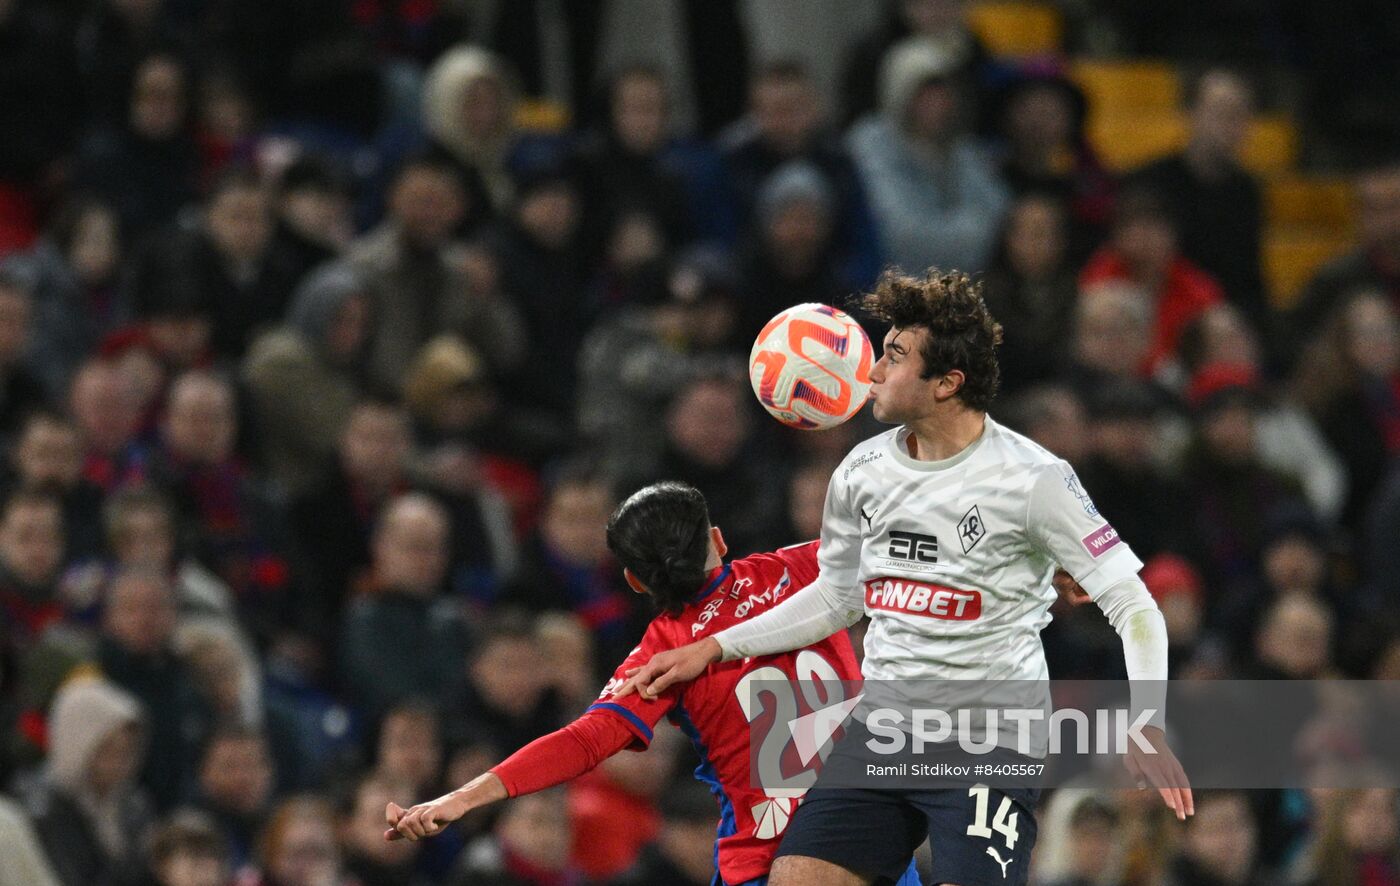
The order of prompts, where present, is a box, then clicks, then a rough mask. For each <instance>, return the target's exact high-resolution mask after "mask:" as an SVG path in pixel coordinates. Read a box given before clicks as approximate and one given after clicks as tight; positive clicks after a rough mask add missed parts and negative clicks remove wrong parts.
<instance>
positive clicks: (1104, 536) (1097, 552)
mask: <svg viewBox="0 0 1400 886" xmlns="http://www.w3.org/2000/svg"><path fill="white" fill-rule="evenodd" d="M1120 541H1122V539H1121V538H1119V537H1118V530H1117V529H1114V528H1113V527H1112V526H1109V525H1108V524H1107V523H1105V524H1103V525H1102V526H1100V527H1099V528H1098V529H1095V530H1094V531H1093V532H1091V533H1089V534H1088V535H1086V536H1084V537H1083V538H1082V539H1080V542H1081V543H1082V544H1083V545H1084V549H1085V550H1086V551H1088V552H1089V555H1090V556H1091V557H1093V558H1094V559H1095V560H1097V559H1098V558H1099V557H1101V556H1103V554H1104V553H1106V552H1107V551H1108V550H1109V549H1110V548H1112V547H1113V546H1114V545H1116V544H1118V542H1120Z"/></svg>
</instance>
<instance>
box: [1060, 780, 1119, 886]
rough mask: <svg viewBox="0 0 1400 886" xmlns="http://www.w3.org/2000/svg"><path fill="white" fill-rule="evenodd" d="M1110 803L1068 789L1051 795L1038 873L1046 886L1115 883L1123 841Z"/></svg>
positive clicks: (1099, 795)
mask: <svg viewBox="0 0 1400 886" xmlns="http://www.w3.org/2000/svg"><path fill="white" fill-rule="evenodd" d="M1121 821H1122V819H1121V816H1120V814H1119V810H1118V808H1117V805H1116V804H1115V803H1114V802H1113V800H1112V798H1111V797H1109V796H1105V795H1104V794H1102V793H1096V792H1093V791H1088V790H1083V789H1079V788H1072V787H1067V788H1064V789H1062V790H1058V791H1056V792H1055V793H1053V794H1052V795H1051V796H1050V800H1049V803H1048V804H1047V806H1046V811H1045V823H1044V825H1043V827H1042V830H1041V838H1040V840H1041V846H1042V849H1041V850H1040V857H1039V862H1040V867H1039V870H1040V872H1041V874H1042V876H1043V877H1044V878H1045V881H1046V883H1047V884H1049V886H1100V884H1103V883H1110V882H1113V881H1115V880H1116V879H1118V878H1119V876H1120V875H1119V868H1121V867H1122V865H1123V855H1124V849H1125V846H1124V842H1125V841H1124V840H1123V838H1122V831H1121V829H1120V825H1121Z"/></svg>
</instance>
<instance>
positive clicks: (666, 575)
mask: <svg viewBox="0 0 1400 886" xmlns="http://www.w3.org/2000/svg"><path fill="white" fill-rule="evenodd" d="M608 546H609V548H611V549H612V552H613V555H614V556H615V557H616V558H617V560H618V561H619V562H620V563H622V564H623V566H624V567H625V571H624V573H623V575H624V577H625V578H626V580H627V583H628V584H629V585H630V586H631V587H632V589H633V590H634V591H636V592H638V593H645V594H649V595H651V597H652V598H653V600H654V601H655V603H656V605H657V607H658V608H659V609H660V610H661V612H660V614H658V615H657V616H656V618H655V619H654V620H653V621H652V622H651V624H650V626H649V627H648V628H647V630H646V633H645V634H644V635H643V637H642V640H641V643H640V644H638V646H637V647H636V648H635V649H633V650H632V652H631V654H630V655H628V656H627V658H626V660H625V661H623V662H622V664H621V665H619V666H618V668H617V670H616V672H615V674H614V676H613V678H612V680H610V681H609V682H608V683H607V685H606V686H604V687H603V691H602V693H601V694H600V695H599V696H598V700H597V701H596V702H594V703H593V704H592V705H591V706H590V707H589V708H588V709H587V710H586V711H585V712H584V713H583V715H582V716H581V717H579V718H578V719H577V720H575V721H574V722H573V723H571V724H569V725H568V726H566V727H564V728H563V729H560V730H559V731H557V732H554V733H551V734H550V735H546V736H544V737H543V738H540V739H537V740H536V741H534V742H532V743H530V744H529V745H527V746H526V747H524V748H523V749H521V750H520V751H517V752H516V753H515V754H513V755H512V756H510V757H509V758H507V759H506V760H505V761H504V762H502V763H501V764H500V765H498V766H496V767H495V768H494V769H492V770H491V771H489V772H487V773H486V774H484V775H482V776H480V777H478V778H476V779H474V780H473V781H471V782H470V783H468V784H466V785H464V786H462V787H461V788H458V789H457V790H455V791H452V792H450V793H448V794H445V795H443V796H442V797H439V798H437V799H436V800H433V801H431V802H428V803H421V804H419V805H417V806H414V807H412V808H411V809H408V810H404V809H402V808H401V807H399V806H397V805H396V804H393V803H390V804H389V806H388V808H387V810H386V817H387V820H388V823H389V825H390V830H388V831H386V832H385V837H386V839H391V840H392V839H399V838H403V837H406V838H408V839H410V840H416V839H419V838H422V837H431V836H434V835H435V834H438V833H441V831H442V830H443V829H444V828H445V827H446V826H447V825H448V824H450V823H451V822H453V821H456V820H457V819H459V818H461V817H462V816H463V815H464V814H466V813H467V812H468V811H470V810H472V809H474V808H477V807H480V806H484V805H486V804H488V803H494V802H496V801H499V800H504V799H506V798H508V797H519V796H522V795H525V794H531V793H535V792H537V791H541V790H544V789H546V788H549V787H552V786H554V785H557V784H560V783H562V782H564V781H568V780H569V779H572V778H575V777H577V776H579V775H582V774H583V773H585V772H588V771H590V770H592V769H593V768H594V767H596V766H598V765H599V764H600V763H601V762H602V761H603V760H605V759H607V758H608V757H610V756H612V755H613V754H616V753H617V752H618V751H621V750H624V749H630V750H644V749H645V748H646V747H647V746H648V745H649V744H650V742H651V739H652V731H653V729H654V728H655V726H656V724H657V723H658V722H660V720H661V719H662V717H666V718H668V719H669V720H670V721H671V722H672V723H673V724H674V725H676V726H678V727H680V729H681V730H682V731H683V732H684V733H685V734H686V735H687V736H688V737H689V738H690V740H691V742H692V744H693V745H694V746H695V750H696V752H697V754H698V755H699V757H700V760H701V765H700V767H699V768H698V769H696V776H697V777H698V778H700V779H701V780H702V781H704V782H706V783H707V784H708V786H709V788H710V791H711V793H713V794H714V796H715V799H716V800H717V801H718V803H719V808H720V825H719V831H718V838H717V841H716V847H715V858H716V865H717V867H718V870H719V876H720V880H719V881H717V882H721V883H724V884H744V886H750V884H755V883H763V882H765V881H766V879H767V874H768V868H769V866H770V865H771V864H772V861H773V853H774V851H775V850H776V849H777V847H778V842H779V840H780V838H781V837H782V834H783V832H784V830H785V829H786V826H787V821H788V817H789V815H790V814H791V813H792V811H793V810H794V809H795V808H796V806H797V804H798V803H799V802H800V798H799V797H792V796H789V794H790V793H791V792H790V791H786V792H785V791H776V790H775V791H773V792H772V795H770V793H768V792H766V791H765V790H764V789H763V788H761V787H755V786H753V784H752V783H751V778H750V759H749V744H750V729H749V727H750V722H751V721H750V717H751V716H753V717H757V716H759V714H760V713H761V711H759V710H750V709H749V701H750V699H749V694H748V692H747V687H748V681H751V680H754V679H770V680H771V679H788V680H795V679H796V678H797V675H798V674H802V675H803V679H806V680H812V679H820V680H822V681H823V683H824V684H825V686H826V688H828V689H829V690H830V691H831V692H841V691H845V689H846V688H848V687H850V686H851V685H852V684H853V683H854V682H855V681H858V680H859V679H860V667H859V665H858V664H857V663H856V659H855V654H854V652H853V650H852V648H851V642H850V639H849V638H848V637H847V635H846V632H845V631H840V632H838V633H836V634H833V635H831V636H830V637H827V638H826V639H824V640H821V641H819V642H817V643H814V644H813V645H811V646H808V647H806V648H804V649H800V650H796V651H793V652H785V653H781V654H778V655H768V656H761V657H757V658H753V659H749V660H744V661H733V662H726V663H723V664H715V665H712V666H711V667H710V668H709V670H708V671H707V672H706V673H705V674H704V675H703V676H702V677H701V678H700V679H698V680H696V681H695V682H694V683H688V684H686V685H684V686H677V687H676V688H675V689H674V690H673V691H669V692H665V693H662V695H661V696H660V697H659V698H657V699H655V700H645V701H644V700H643V699H642V698H641V697H640V696H639V695H638V694H635V693H634V694H632V695H630V696H628V697H626V698H615V697H614V694H613V693H614V692H615V691H616V690H617V689H618V688H620V687H621V686H622V684H623V683H625V682H626V676H625V674H626V672H627V671H628V670H629V669H631V668H634V667H636V666H638V665H640V664H642V663H644V662H646V661H647V660H649V659H650V658H651V656H652V655H653V654H655V653H656V652H658V651H660V650H663V649H669V648H672V647H674V646H677V645H681V644H684V643H688V642H690V641H691V640H692V639H694V638H697V637H700V636H705V635H708V634H710V633H713V632H715V631H718V630H721V629H723V628H725V627H728V626H730V625H732V624H734V623H736V622H738V621H743V620H746V619H748V618H752V617H753V616H755V615H757V614H759V613H762V612H765V611H767V610H768V609H769V608H771V607H772V606H775V605H777V604H779V603H781V602H782V601H783V600H786V599H788V598H789V597H791V596H793V595H794V594H797V593H800V592H801V589H802V588H804V587H806V585H807V584H808V583H809V582H811V581H812V579H813V578H815V577H816V574H817V561H816V553H817V543H816V542H808V543H806V544H800V545H794V546H792V547H787V548H783V549H781V550H778V551H775V552H773V553H764V554H753V555H751V556H748V557H744V558H742V559H739V560H735V561H733V562H731V563H728V564H726V563H724V561H723V559H722V558H723V557H724V555H725V553H727V550H728V549H727V547H726V545H725V543H724V536H723V535H721V533H720V531H719V529H718V528H716V527H714V526H711V525H710V518H709V509H708V507H707V505H706V503H705V499H704V496H702V495H701V494H700V492H699V491H697V490H696V489H694V488H693V487H690V486H687V485H685V484H683V483H675V482H662V483H656V484H653V485H651V486H648V487H646V488H644V489H642V490H641V491H640V492H637V493H636V494H634V495H633V496H632V497H631V498H629V499H627V501H625V502H623V504H622V505H621V506H620V507H619V508H618V509H617V510H616V511H615V512H614V513H613V515H612V517H611V519H610V520H609V521H608ZM813 765H814V766H816V765H820V760H819V759H815V758H814V760H813ZM913 874H914V872H913V868H912V866H911V867H910V869H909V871H908V872H907V874H906V879H907V881H908V882H910V883H915V882H918V881H917V879H909V878H911V877H913Z"/></svg>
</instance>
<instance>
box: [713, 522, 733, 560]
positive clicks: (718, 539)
mask: <svg viewBox="0 0 1400 886" xmlns="http://www.w3.org/2000/svg"><path fill="white" fill-rule="evenodd" d="M710 544H712V545H714V546H715V553H716V554H718V555H719V558H720V559H721V560H723V559H724V555H725V554H727V553H729V545H727V544H725V543H724V533H723V532H720V531H719V527H718V526H711V527H710Z"/></svg>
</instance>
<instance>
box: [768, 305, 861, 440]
mask: <svg viewBox="0 0 1400 886" xmlns="http://www.w3.org/2000/svg"><path fill="white" fill-rule="evenodd" d="M874 359H875V355H874V350H873V349H872V348H871V347H870V337H869V336H867V335H866V334H865V330H864V329H862V328H861V327H860V324H859V323H857V322H856V321H855V319H854V318H852V317H851V316H850V315H849V314H847V313H846V312H844V311H840V310H837V309H836V308H833V307H831V306H830V305H820V304H803V305H795V306H793V307H791V308H788V309H787V310H786V311H783V312H782V313H781V314H779V315H778V316H776V317H774V318H773V319H772V320H769V321H768V323H767V324H766V325H765V326H764V327H763V331H762V332H760V333H759V334H758V339H757V340H755V341H754V343H753V350H752V351H751V352H750V353H749V382H750V383H751V384H752V385H753V392H754V394H755V395H756V396H757V397H758V402H759V403H762V404H763V408H764V409H766V410H768V413H769V415H772V416H773V417H774V418H776V419H777V420H778V421H780V422H782V423H783V424H785V425H788V426H790V427H794V428H802V429H804V430H824V429H826V428H834V427H836V426H837V425H839V424H841V423H842V422H844V421H846V420H847V419H849V418H850V417H851V416H853V415H855V414H856V413H857V412H859V411H860V408H861V407H862V406H864V405H865V401H866V399H867V398H868V397H869V396H870V367H871V365H872V364H873V363H874Z"/></svg>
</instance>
